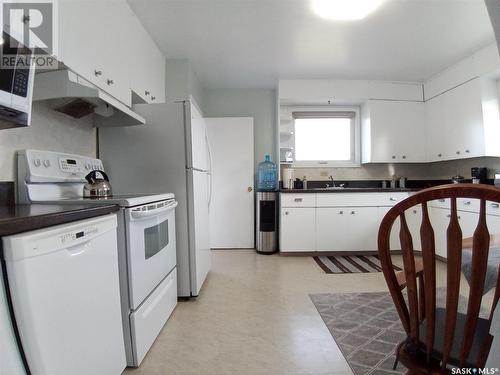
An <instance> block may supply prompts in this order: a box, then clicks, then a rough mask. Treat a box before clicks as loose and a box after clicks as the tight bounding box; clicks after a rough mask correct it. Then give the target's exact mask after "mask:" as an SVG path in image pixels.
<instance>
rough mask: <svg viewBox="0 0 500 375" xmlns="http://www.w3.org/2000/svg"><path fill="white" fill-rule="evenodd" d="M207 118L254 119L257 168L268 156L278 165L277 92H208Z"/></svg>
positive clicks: (205, 91) (235, 90)
mask: <svg viewBox="0 0 500 375" xmlns="http://www.w3.org/2000/svg"><path fill="white" fill-rule="evenodd" d="M203 99H204V116H205V117H247V116H248V117H253V118H254V155H255V166H257V164H258V163H259V162H261V161H262V160H264V155H265V154H270V155H272V158H273V160H275V161H276V155H277V150H276V135H275V134H276V132H275V129H276V92H275V90H270V89H205V90H204V91H203Z"/></svg>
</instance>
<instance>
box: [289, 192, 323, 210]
mask: <svg viewBox="0 0 500 375" xmlns="http://www.w3.org/2000/svg"><path fill="white" fill-rule="evenodd" d="M281 207H316V194H288V193H285V194H281Z"/></svg>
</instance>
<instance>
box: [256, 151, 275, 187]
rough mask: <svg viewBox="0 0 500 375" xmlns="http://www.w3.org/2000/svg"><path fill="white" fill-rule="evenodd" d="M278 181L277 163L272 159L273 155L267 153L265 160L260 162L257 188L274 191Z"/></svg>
mask: <svg viewBox="0 0 500 375" xmlns="http://www.w3.org/2000/svg"><path fill="white" fill-rule="evenodd" d="M277 183H278V176H277V168H276V163H273V162H272V161H271V156H270V155H266V156H265V160H264V161H263V162H261V163H259V167H258V171H257V189H258V190H266V191H274V190H276V187H277Z"/></svg>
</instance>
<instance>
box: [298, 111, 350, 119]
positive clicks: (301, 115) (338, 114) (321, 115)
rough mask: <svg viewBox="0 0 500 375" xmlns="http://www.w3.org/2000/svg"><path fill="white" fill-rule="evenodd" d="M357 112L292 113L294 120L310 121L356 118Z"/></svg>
mask: <svg viewBox="0 0 500 375" xmlns="http://www.w3.org/2000/svg"><path fill="white" fill-rule="evenodd" d="M355 116H356V112H351V111H324V112H313V111H309V112H305V111H303V112H292V117H293V118H294V119H308V118H354V117H355Z"/></svg>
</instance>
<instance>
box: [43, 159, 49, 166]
mask: <svg viewBox="0 0 500 375" xmlns="http://www.w3.org/2000/svg"><path fill="white" fill-rule="evenodd" d="M43 165H44V167H45V168H48V167H50V160H49V159H45V160H44V161H43Z"/></svg>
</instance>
